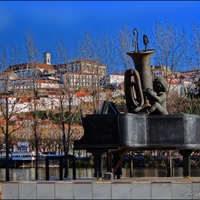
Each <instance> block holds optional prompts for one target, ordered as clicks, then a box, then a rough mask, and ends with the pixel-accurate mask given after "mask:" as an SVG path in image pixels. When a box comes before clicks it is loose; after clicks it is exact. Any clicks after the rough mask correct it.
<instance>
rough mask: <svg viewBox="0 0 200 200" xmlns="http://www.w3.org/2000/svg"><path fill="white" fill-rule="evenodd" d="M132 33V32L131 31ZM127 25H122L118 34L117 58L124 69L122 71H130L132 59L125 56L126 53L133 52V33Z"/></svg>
mask: <svg viewBox="0 0 200 200" xmlns="http://www.w3.org/2000/svg"><path fill="white" fill-rule="evenodd" d="M132 31H133V30H132ZM132 31H131V30H130V29H129V27H128V26H127V25H124V26H123V27H122V29H121V30H120V31H119V32H118V34H117V37H118V56H119V58H120V60H121V63H122V65H123V67H124V70H127V69H130V68H131V67H132V66H133V61H132V59H131V58H130V57H129V56H128V55H127V52H130V51H133V50H134V49H133V48H134V47H133V46H134V40H133V32H132Z"/></svg>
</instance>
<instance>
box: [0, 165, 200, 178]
mask: <svg viewBox="0 0 200 200" xmlns="http://www.w3.org/2000/svg"><path fill="white" fill-rule="evenodd" d="M105 172H106V170H105V169H104V170H103V173H105ZM93 173H94V170H93V168H77V169H76V177H77V178H89V177H93ZM182 175H183V168H182V167H177V168H174V171H173V176H174V177H182ZM49 176H50V179H59V169H58V168H50V172H49ZM122 177H130V168H123V169H122ZM132 177H166V170H165V169H164V168H134V169H133V171H132ZM191 177H200V167H198V168H192V169H191ZM38 178H39V180H45V168H39V169H38ZM68 178H72V169H71V168H70V169H69V176H68ZM4 180H5V169H4V168H0V181H4ZM10 180H11V181H30V180H35V168H24V169H23V168H11V169H10Z"/></svg>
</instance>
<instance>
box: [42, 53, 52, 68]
mask: <svg viewBox="0 0 200 200" xmlns="http://www.w3.org/2000/svg"><path fill="white" fill-rule="evenodd" d="M44 63H45V64H48V65H51V54H50V53H49V52H46V53H44Z"/></svg>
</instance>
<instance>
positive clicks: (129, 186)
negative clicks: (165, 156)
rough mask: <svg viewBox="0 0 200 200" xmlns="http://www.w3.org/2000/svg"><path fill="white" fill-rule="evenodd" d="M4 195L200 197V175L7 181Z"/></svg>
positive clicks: (139, 197)
mask: <svg viewBox="0 0 200 200" xmlns="http://www.w3.org/2000/svg"><path fill="white" fill-rule="evenodd" d="M2 199H200V178H196V179H195V180H190V179H189V180H185V179H170V178H169V179H167V178H151V177H149V178H145V179H143V178H141V179H139V178H137V179H134V178H133V179H119V180H118V179H116V180H115V179H114V180H102V181H96V180H92V181H91V180H69V181H68V180H64V181H37V182H35V181H20V182H3V183H2Z"/></svg>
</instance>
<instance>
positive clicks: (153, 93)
mask: <svg viewBox="0 0 200 200" xmlns="http://www.w3.org/2000/svg"><path fill="white" fill-rule="evenodd" d="M153 89H154V90H152V89H150V88H147V89H146V94H147V98H148V100H149V102H150V105H151V106H150V108H149V109H148V112H149V114H150V113H155V114H163V115H167V114H168V112H167V109H166V98H167V96H166V91H167V81H166V79H165V78H163V77H157V78H155V79H154V81H153Z"/></svg>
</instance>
